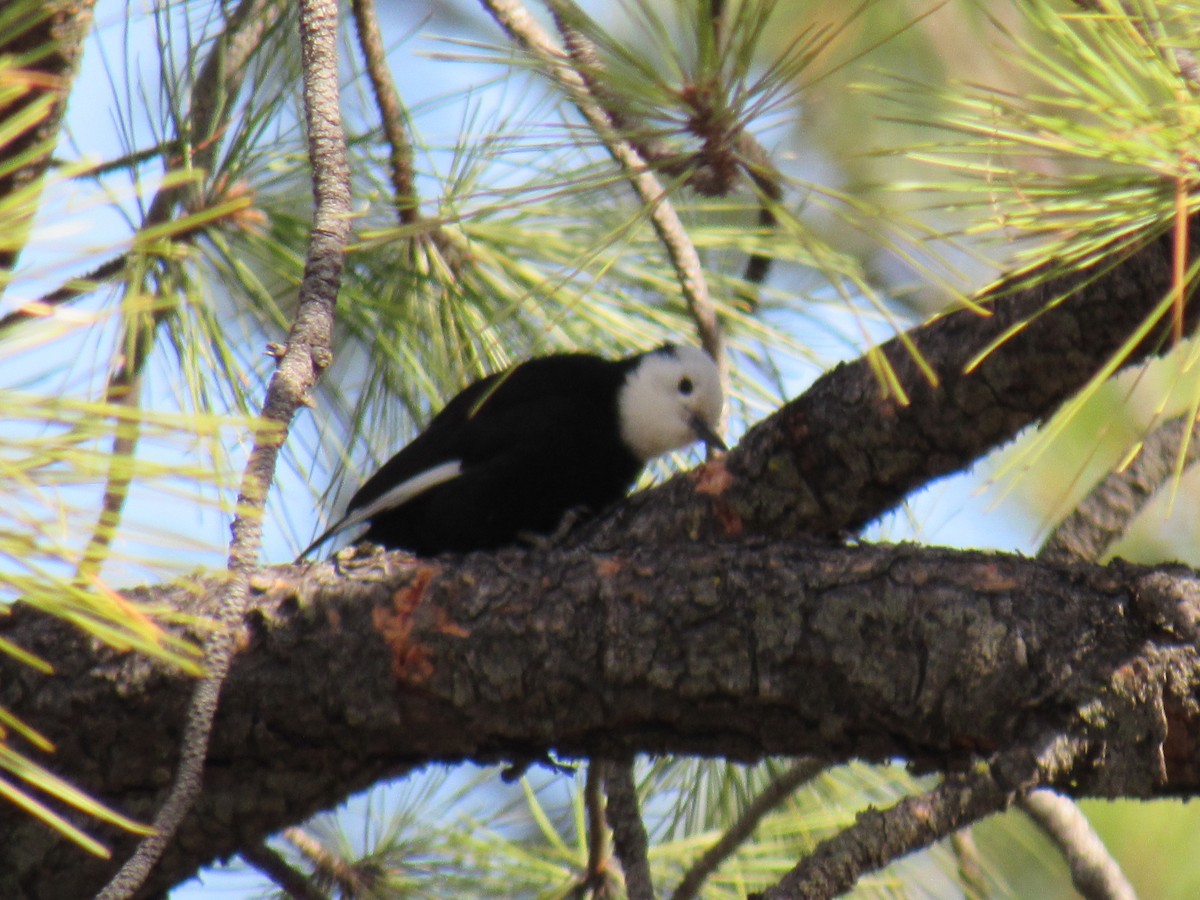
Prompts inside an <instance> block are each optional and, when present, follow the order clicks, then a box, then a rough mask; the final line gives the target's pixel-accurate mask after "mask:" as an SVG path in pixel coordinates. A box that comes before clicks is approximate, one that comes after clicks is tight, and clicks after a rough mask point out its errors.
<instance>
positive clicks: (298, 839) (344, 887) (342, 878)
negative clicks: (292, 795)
mask: <svg viewBox="0 0 1200 900" xmlns="http://www.w3.org/2000/svg"><path fill="white" fill-rule="evenodd" d="M283 837H284V840H286V841H287V842H288V843H289V844H291V845H292V846H293V847H295V848H296V849H297V850H299V851H300V853H301V854H302V855H303V856H304V857H305V858H306V859H307V860H308V861H309V862H310V863H312V865H313V868H314V869H316V870H317V872H318V873H319V874H320V875H321V877H322V878H323V879H324V880H325V881H327V882H329V883H331V884H334V885H336V886H337V888H338V890H339V891H340V892H341V894H342V895H343V896H345V897H365V896H367V895H368V894H370V893H371V891H372V889H373V887H374V885H373V884H372V877H371V874H370V873H369V872H365V871H363V869H362V868H360V867H359V866H356V865H354V863H351V862H347V861H346V860H344V859H342V858H341V857H340V856H338V855H337V854H335V853H330V852H329V849H328V848H327V847H326V846H325V845H324V844H322V843H321V842H320V841H319V840H317V839H316V838H315V837H313V836H312V835H311V834H309V833H308V832H307V831H305V830H304V829H303V828H299V827H296V826H293V827H291V828H285V829H284V830H283Z"/></svg>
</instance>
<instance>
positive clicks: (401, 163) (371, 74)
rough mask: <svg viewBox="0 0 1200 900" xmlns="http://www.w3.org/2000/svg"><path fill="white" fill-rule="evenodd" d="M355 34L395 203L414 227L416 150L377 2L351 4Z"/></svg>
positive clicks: (402, 217) (416, 212) (361, 0)
mask: <svg viewBox="0 0 1200 900" xmlns="http://www.w3.org/2000/svg"><path fill="white" fill-rule="evenodd" d="M351 8H352V9H353V10H354V30H355V34H357V35H358V47H359V50H360V51H361V52H362V55H363V61H364V62H365V63H366V66H367V77H368V79H369V80H370V82H371V90H372V92H373V93H374V94H375V105H376V106H377V107H379V121H380V124H381V125H382V126H383V134H384V137H386V138H387V143H388V148H389V151H390V152H389V157H388V161H389V166H388V173H389V175H390V176H391V180H392V199H393V202H394V203H395V204H396V215H397V216H398V217H399V219H400V224H401V225H412V224H414V223H416V222H417V220H418V219H419V218H420V207H419V205H418V202H417V189H416V184H415V183H414V178H413V149H412V144H411V143H410V142H409V140H408V135H407V134H406V133H405V130H404V128H405V119H406V116H405V114H404V106H403V104H401V102H400V94H399V92H398V91H397V90H396V85H395V84H393V82H392V75H391V72H390V71H389V70H388V65H387V52H386V51H385V50H384V46H383V35H382V34H381V33H380V31H379V16H378V12H377V10H376V7H375V0H352V3H351Z"/></svg>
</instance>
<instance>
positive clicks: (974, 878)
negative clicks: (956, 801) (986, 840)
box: [950, 827, 988, 898]
mask: <svg viewBox="0 0 1200 900" xmlns="http://www.w3.org/2000/svg"><path fill="white" fill-rule="evenodd" d="M950 847H951V849H953V850H954V858H955V859H957V860H958V880H959V883H961V884H962V887H963V892H964V893H965V894H966V895H967V896H968V897H980V898H984V897H987V896H988V885H987V881H986V880H985V879H984V877H983V862H982V861H981V860H980V858H979V848H978V847H977V846H976V845H975V836H974V835H973V834H972V832H971V829H970V827H967V828H960V829H959V830H958V831H956V832H954V834H952V835H950Z"/></svg>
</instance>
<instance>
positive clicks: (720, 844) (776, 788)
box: [672, 759, 826, 900]
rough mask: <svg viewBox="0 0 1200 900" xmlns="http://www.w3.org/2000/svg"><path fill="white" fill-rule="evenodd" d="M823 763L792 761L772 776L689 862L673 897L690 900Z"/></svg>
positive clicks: (820, 768)
mask: <svg viewBox="0 0 1200 900" xmlns="http://www.w3.org/2000/svg"><path fill="white" fill-rule="evenodd" d="M825 766H826V763H825V762H824V760H820V759H801V760H797V761H796V762H794V763H792V765H791V766H789V767H788V768H787V769H786V770H785V771H784V772H783V773H782V774H781V775H779V776H777V777H775V778H773V779H772V780H771V781H770V783H768V784H767V786H766V787H764V788H763V789H762V791H761V792H760V793H759V795H758V796H757V797H755V798H754V799H753V800H752V801H751V802H750V803H749V804H748V805H747V806H746V808H745V809H744V810H742V814H741V816H739V817H738V820H737V821H736V822H734V823H733V825H731V826H730V828H729V830H728V831H726V832H725V833H724V834H723V835H721V838H720V840H718V841H717V842H716V843H715V844H713V845H712V846H711V847H709V848H708V850H706V851H705V852H704V854H703V855H702V856H701V857H700V858H699V859H698V860H696V861H695V862H694V863H692V867H691V868H690V869H688V871H687V872H686V873H685V874H684V876H683V880H682V881H680V882H679V886H678V887H677V888H675V893H674V894H673V895H672V900H692V898H693V897H696V896H698V895H699V893H700V888H702V887H703V886H704V881H705V879H706V878H708V876H709V875H711V874H712V873H713V872H715V871H717V868H718V867H719V866H720V865H721V863H723V862H724V861H725V860H726V859H728V858H729V857H730V856H732V855H733V854H734V853H735V852H736V851H737V849H738V847H740V846H741V845H742V843H743V842H744V841H746V840H747V839H748V838H749V837H750V835H752V834H753V833H754V829H755V828H757V827H758V824H759V823H760V822H761V821H762V820H763V818H764V817H765V816H766V815H767V814H768V813H769V812H771V810H773V809H775V807H777V806H778V805H779V804H780V803H782V802H783V801H784V800H786V799H787V798H788V797H790V796H792V794H794V793H796V791H797V790H798V789H799V788H800V787H801V785H803V784H805V783H806V782H808V781H811V780H812V779H813V778H815V777H816V776H817V775H820V774H821V772H823V771H825Z"/></svg>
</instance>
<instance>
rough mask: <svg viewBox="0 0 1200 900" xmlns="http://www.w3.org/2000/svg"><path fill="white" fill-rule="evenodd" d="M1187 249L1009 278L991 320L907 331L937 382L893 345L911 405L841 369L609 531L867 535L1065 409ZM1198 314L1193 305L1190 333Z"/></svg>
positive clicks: (1154, 347)
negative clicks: (933, 486) (1041, 277)
mask: <svg viewBox="0 0 1200 900" xmlns="http://www.w3.org/2000/svg"><path fill="white" fill-rule="evenodd" d="M1190 246H1192V247H1197V246H1200V223H1197V222H1193V223H1192V234H1191V239H1190ZM1172 254H1173V247H1172V238H1171V235H1170V234H1166V235H1164V236H1162V237H1160V238H1157V239H1153V240H1150V241H1148V242H1147V243H1146V244H1145V245H1144V246H1142V247H1141V248H1139V249H1137V250H1135V251H1132V252H1130V253H1129V254H1128V255H1127V256H1126V257H1125V258H1123V259H1121V260H1119V261H1118V260H1109V261H1108V262H1107V263H1106V268H1105V269H1104V270H1103V271H1100V270H1099V269H1097V268H1093V269H1089V270H1085V271H1082V272H1074V273H1069V274H1065V275H1058V276H1054V277H1048V278H1047V280H1045V281H1044V282H1043V283H1042V284H1039V285H1037V286H1035V287H1032V288H1016V287H1012V286H1008V285H999V286H997V287H996V288H994V289H992V290H990V291H988V292H985V293H984V294H983V295H982V297H981V298H980V299H981V300H982V301H984V302H985V303H986V304H987V305H988V310H989V312H990V315H989V316H986V317H985V316H981V315H979V314H977V313H975V312H972V311H971V310H967V309H963V310H959V311H956V312H952V313H949V314H947V315H945V316H941V317H939V318H937V319H935V320H933V321H931V322H930V323H928V324H926V325H923V326H921V327H919V328H915V329H913V330H911V331H910V332H908V338H909V339H910V340H911V341H912V343H914V344H915V345H916V346H917V348H918V349H919V350H920V352H921V354H922V356H923V358H924V359H925V361H926V362H927V363H928V364H929V366H930V367H931V368H932V369H933V371H934V372H936V374H937V378H938V383H937V384H936V385H932V384H930V383H929V381H928V378H927V377H926V375H925V373H924V372H923V371H922V370H921V369H920V368H919V367H918V366H917V365H916V363H914V362H913V359H912V356H911V354H910V352H909V350H908V349H907V348H906V347H905V346H904V344H903V343H902V341H901V340H900V339H899V338H897V339H893V340H891V341H888V342H886V343H885V344H883V345H882V346H881V347H880V348H879V350H880V352H882V353H883V354H884V355H885V356H886V357H887V359H888V361H889V362H890V364H891V366H892V368H893V370H894V371H895V373H896V376H897V378H898V380H899V383H900V384H901V385H902V387H903V389H904V391H905V392H906V394H907V396H908V397H909V398H910V402H909V403H908V404H907V405H904V404H901V403H900V402H899V401H898V400H897V399H896V398H895V397H887V396H884V395H883V393H882V392H881V390H880V385H879V381H878V378H877V377H876V374H875V370H874V369H873V368H872V366H871V365H870V363H869V362H868V361H867V360H866V359H865V358H860V359H858V360H856V361H855V362H852V363H847V364H843V365H839V366H837V367H836V368H834V369H832V370H831V371H829V372H827V373H826V374H824V375H823V376H821V377H820V378H819V379H817V381H816V382H815V383H814V384H813V385H812V387H811V388H809V389H808V390H807V391H806V392H805V393H804V394H803V395H802V396H801V397H798V398H797V399H795V400H793V401H792V402H790V403H788V404H787V405H786V406H784V407H783V409H781V410H780V411H779V412H778V413H776V414H775V415H772V416H771V417H770V418H768V419H767V420H765V421H764V422H762V423H760V424H758V425H756V426H755V427H753V428H751V429H750V431H749V432H747V434H746V436H745V437H744V438H743V440H742V442H741V444H740V445H739V446H738V447H737V448H736V449H735V450H734V451H733V452H731V453H730V454H729V455H728V456H727V457H726V458H725V461H726V465H725V468H724V470H722V471H720V472H716V471H714V470H712V469H710V471H709V475H708V477H707V479H706V480H705V481H704V482H702V483H700V484H697V483H696V482H695V481H694V480H688V479H675V480H674V481H672V482H670V483H669V484H667V485H664V486H663V487H662V488H659V489H657V490H655V491H647V492H644V493H643V494H642V495H640V496H639V497H638V498H637V499H636V500H635V501H634V502H633V503H629V504H626V505H625V506H624V507H623V508H622V510H621V513H620V515H618V516H614V517H611V518H610V519H608V520H607V521H606V522H604V523H602V524H601V525H600V526H599V530H600V531H601V532H606V533H610V534H612V535H613V539H614V540H625V539H628V538H631V537H632V538H640V539H642V540H647V541H654V540H660V539H662V538H663V537H664V536H666V535H675V536H679V537H684V536H687V535H706V536H712V537H716V538H722V539H725V538H731V537H737V536H739V535H746V534H768V535H776V536H785V535H797V536H800V535H824V536H828V537H834V538H836V537H839V536H841V535H844V534H846V533H852V532H855V531H857V530H858V529H860V528H862V527H863V526H864V525H866V524H867V523H869V522H870V521H871V520H873V519H875V518H877V517H878V516H880V515H882V514H883V513H885V512H887V511H888V510H890V509H892V508H893V507H894V506H895V505H896V504H897V503H899V502H900V501H901V500H903V499H904V498H905V497H906V496H908V495H909V494H910V493H912V492H913V491H914V490H917V489H918V488H920V487H922V486H924V485H926V484H928V483H929V482H930V481H932V480H934V479H936V478H940V477H941V476H943V475H947V474H950V473H951V472H956V471H960V470H962V469H965V468H967V467H968V466H970V465H971V464H972V463H973V462H974V461H975V460H977V459H978V458H979V457H980V456H981V455H983V454H984V453H986V452H987V451H989V450H991V449H992V448H994V447H997V446H999V445H1000V444H1003V443H1004V442H1005V441H1008V440H1010V439H1012V438H1013V437H1014V436H1015V435H1016V434H1017V433H1018V432H1020V431H1021V430H1022V429H1023V428H1026V427H1028V426H1030V425H1033V424H1036V423H1038V422H1041V421H1043V420H1045V419H1046V418H1048V417H1049V416H1051V415H1052V414H1053V413H1054V412H1055V410H1057V409H1058V408H1059V407H1060V406H1061V405H1062V403H1063V402H1064V401H1065V400H1066V399H1067V398H1068V397H1070V396H1072V395H1073V394H1074V393H1075V392H1076V391H1078V390H1079V389H1080V388H1081V387H1082V386H1083V385H1085V384H1086V383H1087V382H1088V380H1089V379H1091V378H1092V377H1093V376H1095V375H1096V373H1097V372H1098V371H1099V370H1100V367H1101V366H1102V365H1103V364H1104V363H1106V362H1107V361H1108V360H1109V359H1110V358H1111V357H1112V356H1113V354H1115V353H1116V352H1117V351H1118V350H1119V349H1120V348H1121V346H1122V345H1123V344H1124V342H1125V341H1126V340H1127V339H1128V337H1129V335H1130V333H1131V332H1132V331H1133V330H1134V329H1135V328H1137V327H1138V326H1139V325H1140V324H1141V323H1142V322H1143V320H1145V319H1146V318H1148V317H1149V316H1150V315H1151V313H1152V312H1153V311H1154V310H1155V308H1156V307H1157V306H1158V305H1159V303H1160V302H1161V300H1162V299H1163V298H1164V297H1166V296H1168V295H1169V294H1170V292H1171V290H1172V265H1173V263H1172ZM1064 295H1068V296H1066V299H1063V300H1061V301H1060V302H1058V303H1057V305H1054V307H1053V309H1052V310H1050V311H1047V310H1048V307H1049V306H1050V305H1051V303H1052V301H1054V300H1055V299H1056V298H1059V297H1062V296H1064ZM1198 307H1200V304H1196V303H1194V302H1193V303H1191V304H1189V306H1188V308H1187V310H1186V321H1185V325H1186V327H1187V329H1188V331H1189V333H1190V331H1191V330H1192V329H1193V328H1194V327H1195V323H1196V320H1197V318H1198V316H1200V308H1198ZM1022 323H1024V327H1022V328H1020V330H1017V331H1015V333H1012V334H1011V335H1010V336H1009V337H1008V338H1007V340H1004V341H1003V343H1001V344H1000V345H999V346H998V347H996V348H995V349H993V350H992V351H991V352H990V353H988V354H987V355H986V357H985V358H984V359H983V360H982V361H981V362H978V364H977V365H974V366H973V367H972V363H975V362H977V360H978V357H980V356H981V355H982V354H984V352H985V351H986V350H987V349H988V348H989V347H992V345H993V344H995V343H996V342H997V341H998V340H999V339H1000V338H1001V337H1002V336H1004V335H1006V334H1008V333H1009V332H1010V331H1012V330H1013V329H1016V328H1017V327H1018V326H1021V325H1022ZM1169 334H1170V323H1169V322H1162V323H1160V325H1159V327H1158V328H1157V329H1155V330H1154V332H1153V333H1152V334H1151V335H1150V336H1149V337H1148V338H1147V339H1146V340H1144V341H1142V342H1141V343H1140V344H1139V345H1138V346H1137V347H1136V348H1134V351H1133V352H1132V353H1131V354H1130V355H1129V357H1128V358H1127V359H1126V360H1125V364H1126V365H1132V364H1134V363H1137V362H1139V361H1141V360H1144V359H1146V358H1147V357H1148V356H1151V355H1153V354H1156V353H1162V352H1164V351H1165V350H1167V349H1168V344H1169ZM595 531H596V529H592V532H593V533H594V532H595Z"/></svg>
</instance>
